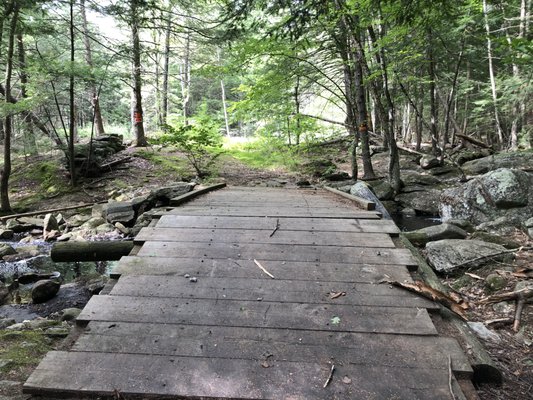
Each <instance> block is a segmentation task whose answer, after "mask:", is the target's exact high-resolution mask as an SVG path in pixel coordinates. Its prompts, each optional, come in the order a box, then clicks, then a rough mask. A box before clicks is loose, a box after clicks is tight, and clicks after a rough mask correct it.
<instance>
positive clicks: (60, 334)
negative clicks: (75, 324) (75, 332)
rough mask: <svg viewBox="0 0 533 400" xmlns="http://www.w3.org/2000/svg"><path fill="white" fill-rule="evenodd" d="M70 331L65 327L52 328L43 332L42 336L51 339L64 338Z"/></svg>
mask: <svg viewBox="0 0 533 400" xmlns="http://www.w3.org/2000/svg"><path fill="white" fill-rule="evenodd" d="M69 333H70V329H68V328H67V327H65V326H52V327H50V328H48V329H46V330H45V331H44V334H45V335H46V336H48V337H52V338H66V337H67V336H68V334H69Z"/></svg>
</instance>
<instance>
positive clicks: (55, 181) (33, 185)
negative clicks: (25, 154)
mask: <svg viewBox="0 0 533 400" xmlns="http://www.w3.org/2000/svg"><path fill="white" fill-rule="evenodd" d="M14 164H15V165H14V167H13V175H12V176H11V179H10V190H11V192H12V193H14V194H16V193H20V192H22V191H26V192H29V193H31V195H27V196H23V197H22V196H20V197H16V196H15V197H14V198H13V200H14V203H15V205H16V208H17V209H25V208H28V207H30V206H31V205H32V204H33V203H36V202H37V201H39V200H42V199H46V198H52V197H56V196H58V195H61V194H65V193H68V192H70V191H71V190H72V188H71V187H70V184H69V180H68V178H67V176H66V175H65V172H64V170H63V169H62V167H61V164H60V160H59V159H52V160H50V159H47V160H43V159H39V158H37V159H32V160H29V161H28V162H21V161H18V160H17V161H15V163H14ZM27 189H31V190H27Z"/></svg>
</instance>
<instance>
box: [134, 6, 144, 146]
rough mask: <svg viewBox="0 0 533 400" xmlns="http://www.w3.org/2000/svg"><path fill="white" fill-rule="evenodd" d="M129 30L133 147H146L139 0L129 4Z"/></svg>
mask: <svg viewBox="0 0 533 400" xmlns="http://www.w3.org/2000/svg"><path fill="white" fill-rule="evenodd" d="M130 7H131V8H130V28H131V36H132V40H133V54H132V56H133V99H132V100H133V104H132V114H133V115H132V117H133V121H132V124H133V134H134V136H135V146H137V147H145V146H147V145H148V143H147V142H146V136H145V134H144V122H143V107H142V77H141V41H140V37H139V30H140V29H139V0H131V2H130Z"/></svg>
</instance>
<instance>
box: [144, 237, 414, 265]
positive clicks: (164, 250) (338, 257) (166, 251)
mask: <svg viewBox="0 0 533 400" xmlns="http://www.w3.org/2000/svg"><path fill="white" fill-rule="evenodd" d="M137 255H139V256H141V257H176V258H181V257H184V258H197V259H202V258H213V259H234V260H253V259H256V260H259V261H260V262H263V261H266V262H268V261H308V262H334V263H354V262H363V263H365V264H399V265H406V266H408V267H409V266H413V267H416V266H417V263H416V261H415V260H414V259H413V257H412V255H411V252H410V251H409V250H407V249H389V248H387V249H383V248H369V247H340V246H337V247H334V246H305V245H302V246H295V245H280V244H254V243H245V244H239V243H233V244H231V245H228V244H227V243H208V244H207V245H206V244H205V243H182V242H146V243H145V244H144V245H143V246H142V248H141V249H140V250H139V252H138V253H137ZM267 265H268V263H267ZM265 267H267V266H265ZM267 269H268V267H267Z"/></svg>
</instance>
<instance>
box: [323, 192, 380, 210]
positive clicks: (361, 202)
mask: <svg viewBox="0 0 533 400" xmlns="http://www.w3.org/2000/svg"><path fill="white" fill-rule="evenodd" d="M324 189H326V190H328V191H330V192H331V193H334V194H336V195H338V196H342V197H344V198H345V199H348V200H350V201H353V202H354V203H355V204H357V205H358V206H359V207H361V208H362V209H363V210H370V211H371V210H375V209H376V203H374V202H372V201H368V200H366V199H363V198H362V197H358V196H354V195H351V194H349V193H345V192H341V191H340V190H337V189H334V188H332V187H329V186H324Z"/></svg>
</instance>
